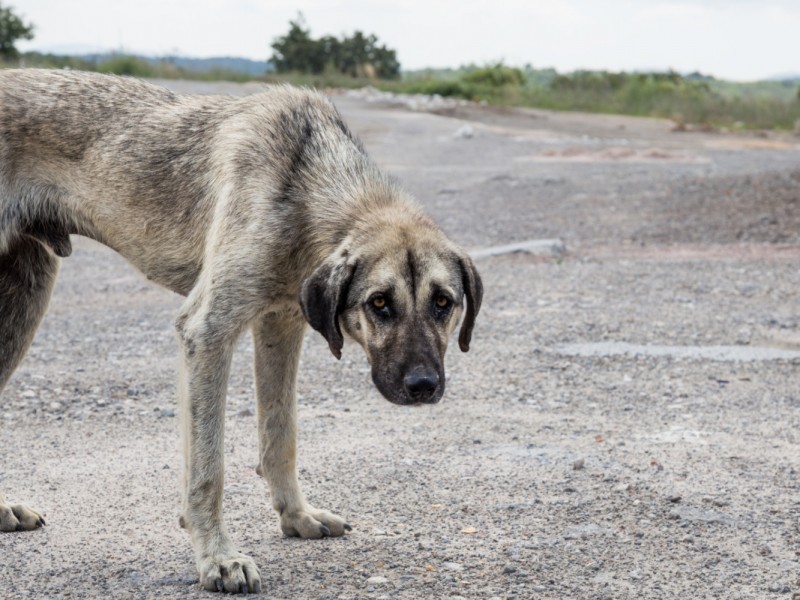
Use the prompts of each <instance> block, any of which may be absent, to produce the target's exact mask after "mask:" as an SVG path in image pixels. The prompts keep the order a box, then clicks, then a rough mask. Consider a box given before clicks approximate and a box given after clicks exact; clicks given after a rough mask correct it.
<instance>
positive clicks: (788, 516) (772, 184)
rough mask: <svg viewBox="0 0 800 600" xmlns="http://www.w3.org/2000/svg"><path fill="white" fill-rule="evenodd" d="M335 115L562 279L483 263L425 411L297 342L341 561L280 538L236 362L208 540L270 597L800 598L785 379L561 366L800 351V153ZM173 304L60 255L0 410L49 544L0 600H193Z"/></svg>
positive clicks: (344, 97) (320, 493)
mask: <svg viewBox="0 0 800 600" xmlns="http://www.w3.org/2000/svg"><path fill="white" fill-rule="evenodd" d="M168 85H172V86H173V87H176V88H178V89H180V90H181V91H191V90H197V91H199V92H208V91H214V90H217V89H221V90H222V91H226V92H230V93H245V92H248V91H252V90H253V89H254V88H253V87H252V86H234V85H229V86H219V85H216V86H214V85H211V84H189V83H169V84H168ZM334 100H335V101H336V102H337V103H338V104H339V106H340V108H341V109H342V111H343V113H344V114H345V116H346V118H347V119H348V121H349V122H350V123H351V125H352V126H353V128H354V129H355V130H356V131H357V132H358V133H359V135H360V136H361V137H362V139H363V140H364V142H365V145H366V146H367V148H368V149H369V150H370V152H371V153H372V154H373V156H374V157H375V158H376V159H377V160H378V161H379V163H381V164H382V165H383V166H384V167H385V168H386V169H387V170H389V171H390V172H392V173H394V174H395V175H396V176H397V177H398V178H399V179H400V180H401V181H402V182H403V184H404V185H405V186H406V187H407V188H408V189H409V190H411V191H412V192H413V193H414V194H416V196H417V197H418V198H419V199H420V201H421V203H422V204H423V205H424V206H425V207H426V209H427V210H428V211H429V212H430V213H431V214H432V215H433V216H434V217H435V218H436V219H437V221H438V222H440V223H441V224H442V225H443V227H444V228H445V229H446V230H447V231H448V233H449V234H450V235H451V236H452V237H453V238H455V239H456V240H458V241H459V242H461V243H462V244H464V245H465V246H467V247H470V248H487V247H491V246H496V245H503V244H511V243H515V242H524V241H526V240H532V239H539V238H544V239H559V240H562V241H563V244H564V246H565V250H564V251H562V252H558V253H549V254H545V255H537V254H530V255H529V254H512V255H503V256H495V257H487V258H483V259H481V260H480V261H479V263H478V266H479V269H480V270H481V272H482V275H483V279H484V285H485V288H486V297H485V304H484V309H483V311H482V313H481V315H480V317H479V319H478V326H477V328H476V332H475V337H474V339H473V344H472V350H471V351H470V353H468V354H460V353H459V352H458V350H457V348H456V347H454V348H452V349H451V351H450V353H449V355H448V375H449V381H448V391H447V393H446V394H445V399H444V400H443V402H442V403H441V404H439V405H437V406H434V407H428V408H403V407H397V406H393V405H390V404H389V403H387V402H386V401H385V400H383V399H382V398H381V397H380V396H379V394H378V393H377V391H375V390H374V389H373V387H372V385H371V383H370V382H369V371H368V366H367V364H366V360H365V358H364V357H363V353H362V352H361V351H360V350H359V349H358V348H357V347H356V346H355V345H353V344H349V345H347V346H346V347H345V349H344V357H343V359H342V361H341V362H340V363H337V362H336V361H335V360H334V359H333V358H332V357H331V356H330V353H329V351H328V350H327V347H326V345H325V343H324V340H322V339H321V338H319V336H317V335H312V334H309V335H308V337H307V343H306V347H305V350H304V355H303V359H302V363H303V364H302V367H301V375H300V383H299V390H300V400H299V419H300V427H299V428H300V435H299V445H300V450H299V464H300V477H301V482H302V484H303V486H304V489H305V490H306V493H307V495H308V497H309V500H310V501H311V502H313V503H314V504H315V505H317V506H319V507H321V508H326V509H329V510H332V511H334V512H337V513H339V514H341V515H342V516H344V517H346V518H347V519H348V520H349V522H350V523H351V524H352V525H353V527H354V530H353V531H352V532H351V533H349V534H348V535H346V536H345V537H344V538H339V539H327V540H322V541H310V540H309V541H300V540H296V539H288V538H284V537H282V535H281V534H280V529H279V527H278V522H277V518H276V516H275V515H274V514H273V511H272V509H271V508H270V507H269V500H268V491H267V488H266V485H265V484H264V483H263V482H262V481H261V480H260V478H259V477H258V476H257V475H256V473H255V469H254V467H255V464H256V460H257V457H256V456H257V454H256V430H255V418H254V417H253V413H254V410H255V406H254V399H253V382H252V377H251V367H250V364H251V361H252V348H251V345H250V341H249V339H248V338H247V337H245V338H243V340H242V342H241V344H240V347H239V351H238V353H237V355H236V357H235V359H234V366H233V371H232V376H231V380H230V385H229V400H228V417H227V429H226V443H225V446H226V461H227V470H226V486H225V490H226V498H225V504H226V505H225V514H226V518H227V522H228V527H229V530H230V531H231V534H232V536H233V537H234V539H235V540H237V541H238V543H239V544H240V548H241V549H242V550H243V551H245V552H247V553H248V554H250V555H251V556H252V557H253V558H254V559H255V560H256V562H257V564H258V565H259V566H260V568H261V570H262V580H263V582H264V590H265V591H264V594H263V595H264V596H265V597H269V598H319V599H322V598H325V599H331V600H332V599H337V600H338V599H342V600H343V599H355V598H359V599H360V598H375V599H406V598H408V599H412V598H450V599H453V600H455V599H458V598H485V599H490V598H502V599H511V598H519V599H527V598H553V599H556V598H559V599H560V598H591V599H599V598H609V599H610V598H614V599H618V598H725V599H734V598H772V597H774V598H776V599H778V598H792V597H798V596H800V386H799V385H798V381H800V361H799V360H797V359H778V360H712V359H709V358H703V357H702V356H700V357H689V358H676V357H674V356H672V355H670V354H669V353H666V354H664V355H655V354H648V353H635V352H634V353H613V352H609V353H607V354H605V355H604V354H602V353H601V354H599V355H591V356H581V355H579V354H576V353H574V352H572V353H570V352H566V350H564V348H567V347H568V345H574V344H600V343H609V344H615V343H616V344H620V343H625V344H629V345H635V346H637V347H638V346H641V345H647V346H659V347H660V346H669V347H690V348H691V347H705V346H729V345H732V346H747V347H753V348H772V349H784V350H794V351H797V350H800V297H799V296H798V295H799V294H800V168H799V167H800V140H798V139H797V138H793V137H791V136H785V137H782V136H774V135H773V136H771V137H766V138H764V137H759V136H755V135H752V136H734V135H724V134H708V133H697V132H692V133H678V132H672V131H671V129H672V125H671V123H669V122H667V121H660V120H645V119H633V118H627V117H608V116H600V115H578V114H558V113H547V112H543V111H523V110H509V109H503V110H500V109H493V108H491V107H480V106H476V105H473V104H465V105H457V106H446V107H437V106H431V107H425V110H419V106H417V110H408V107H407V106H406V107H404V106H402V105H401V106H398V104H397V103H396V102H389V101H372V102H367V101H366V100H365V99H364V98H362V97H358V95H357V94H341V95H336V96H334ZM434 113H438V114H434ZM467 128H469V129H467ZM465 132H466V133H465ZM180 300H181V299H180V298H179V297H178V296H175V295H172V294H170V293H169V292H166V291H164V290H161V289H158V288H155V287H153V286H151V285H149V284H148V283H146V282H145V281H144V280H143V279H142V278H140V277H139V276H138V275H137V274H136V273H135V272H134V271H133V270H132V269H131V268H130V267H129V266H127V265H126V263H125V262H124V261H123V260H122V259H121V258H120V257H118V256H116V255H115V254H114V253H112V252H111V251H109V250H107V249H105V248H103V247H101V246H99V245H96V244H94V243H91V242H88V241H85V240H76V243H75V252H74V255H73V256H72V257H71V258H69V259H68V260H65V261H64V263H63V267H62V273H61V275H60V277H59V280H58V284H57V288H56V292H55V296H54V301H53V303H52V305H51V308H50V310H49V312H48V315H47V316H46V318H45V321H44V323H43V325H42V327H41V330H40V332H39V333H38V336H37V338H36V340H35V341H34V345H33V347H32V348H31V351H30V353H29V355H28V357H27V359H26V360H25V362H24V363H23V364H22V366H21V367H20V369H19V370H18V371H17V373H16V375H15V376H14V377H13V378H12V380H11V382H10V383H9V385H8V387H7V389H6V390H5V392H4V394H3V396H2V399H0V448H2V453H1V454H0V456H1V457H2V461H0V489H2V490H3V492H4V493H5V494H6V496H7V498H8V499H9V500H11V501H24V502H26V503H28V504H30V505H31V506H32V507H34V508H36V509H39V510H41V511H42V512H43V513H44V514H45V516H46V519H47V526H46V527H45V528H43V529H42V530H38V531H34V532H29V533H17V534H5V535H2V536H0V597H2V598H5V597H8V598H59V597H64V598H66V597H73V598H101V597H113V598H151V597H152V598H155V597H170V598H199V597H209V594H208V593H206V592H203V591H202V590H201V589H200V587H199V584H198V581H197V574H196V571H195V569H194V565H193V558H192V552H191V547H190V543H189V538H188V536H187V535H186V534H185V533H184V532H183V531H182V530H181V529H180V528H179V527H178V519H177V516H178V510H179V495H178V476H179V464H180V461H179V444H178V427H177V419H176V418H175V410H176V402H175V365H176V359H175V354H176V342H175V339H174V335H173V333H172V319H173V315H174V313H175V310H176V308H177V307H178V305H179V304H180ZM626 347H627V346H626ZM560 349H561V350H560ZM656 354H657V353H656Z"/></svg>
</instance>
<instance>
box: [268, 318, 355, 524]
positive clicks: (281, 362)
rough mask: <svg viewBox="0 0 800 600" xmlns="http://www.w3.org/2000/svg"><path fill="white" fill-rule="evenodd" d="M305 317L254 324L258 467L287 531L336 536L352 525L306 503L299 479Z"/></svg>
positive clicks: (273, 504) (277, 319) (276, 319)
mask: <svg viewBox="0 0 800 600" xmlns="http://www.w3.org/2000/svg"><path fill="white" fill-rule="evenodd" d="M304 330H305V321H304V320H303V318H302V316H301V315H299V314H298V315H293V316H291V317H289V316H287V315H285V314H284V315H266V316H264V317H262V318H260V319H258V320H257V321H256V322H255V323H254V324H253V341H254V344H255V380H256V394H257V397H258V438H259V455H260V465H259V467H260V472H261V474H262V475H263V476H264V477H265V479H266V480H267V482H268V483H269V488H270V492H271V494H272V506H273V507H274V508H275V510H276V511H278V514H280V519H281V529H282V530H283V533H284V534H286V535H288V536H298V537H303V538H320V537H325V536H340V535H343V534H344V532H345V530H349V529H350V526H349V525H348V524H347V523H345V522H344V520H343V519H342V518H340V517H338V516H336V515H334V514H332V513H329V512H328V511H326V510H318V509H316V508H314V507H313V506H311V505H310V504H308V503H307V502H306V500H305V498H304V497H303V494H302V492H301V491H300V485H299V483H298V482H297V468H296V437H297V407H296V395H295V382H296V380H297V365H298V362H299V360H300V349H301V346H302V344H303V332H304Z"/></svg>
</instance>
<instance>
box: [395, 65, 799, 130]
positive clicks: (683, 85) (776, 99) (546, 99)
mask: <svg viewBox="0 0 800 600" xmlns="http://www.w3.org/2000/svg"><path fill="white" fill-rule="evenodd" d="M520 75H521V77H520ZM796 86H797V81H790V82H781V81H767V82H755V83H747V84H739V83H731V82H725V81H719V80H716V79H714V78H713V77H708V76H704V75H701V74H699V73H692V74H691V75H686V76H684V75H681V74H679V73H675V72H673V71H669V72H666V73H612V72H606V71H576V72H574V73H570V74H558V73H556V72H555V71H554V70H553V69H538V70H537V69H534V68H533V67H531V66H530V65H526V67H525V69H524V70H519V69H511V68H509V67H506V66H504V65H503V64H502V63H501V64H497V65H489V66H485V67H475V66H468V67H462V68H461V69H444V70H438V71H420V72H416V73H410V74H407V75H406V76H405V77H404V80H403V81H402V82H401V83H400V84H399V85H397V86H394V87H393V88H389V87H388V86H382V87H385V88H387V89H392V91H398V92H409V93H420V94H439V95H441V96H453V97H458V98H466V99H470V100H487V101H489V102H491V103H493V104H502V105H515V106H533V107H537V108H548V109H553V110H578V111H585V112H598V113H613V114H628V115H639V116H651V117H666V118H669V119H673V120H675V121H676V122H678V123H683V124H700V125H710V126H715V127H729V128H736V129H739V128H742V127H745V128H753V129H772V128H778V129H791V128H792V127H793V125H794V123H795V122H796V121H797V120H798V119H800V90H797V89H796Z"/></svg>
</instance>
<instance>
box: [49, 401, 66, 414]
mask: <svg viewBox="0 0 800 600" xmlns="http://www.w3.org/2000/svg"><path fill="white" fill-rule="evenodd" d="M48 408H49V409H50V410H51V411H53V412H58V411H60V410H61V409H63V408H64V405H63V404H61V402H51V403H50V404H49V405H48Z"/></svg>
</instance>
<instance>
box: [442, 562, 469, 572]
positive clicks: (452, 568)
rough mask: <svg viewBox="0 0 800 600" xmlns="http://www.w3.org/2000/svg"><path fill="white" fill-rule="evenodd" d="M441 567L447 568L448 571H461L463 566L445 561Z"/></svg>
mask: <svg viewBox="0 0 800 600" xmlns="http://www.w3.org/2000/svg"><path fill="white" fill-rule="evenodd" d="M442 568H444V569H447V570H448V571H463V570H464V567H463V566H462V565H460V564H458V563H455V562H446V563H442Z"/></svg>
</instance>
